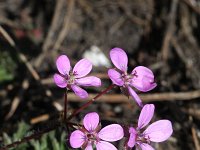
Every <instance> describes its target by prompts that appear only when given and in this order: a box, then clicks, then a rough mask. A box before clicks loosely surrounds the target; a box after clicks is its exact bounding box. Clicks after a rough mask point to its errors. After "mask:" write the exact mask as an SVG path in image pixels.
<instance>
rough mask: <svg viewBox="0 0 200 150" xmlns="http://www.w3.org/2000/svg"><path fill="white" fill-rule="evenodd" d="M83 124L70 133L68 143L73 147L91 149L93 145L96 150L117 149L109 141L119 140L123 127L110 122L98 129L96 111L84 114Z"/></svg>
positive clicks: (122, 134) (122, 133)
mask: <svg viewBox="0 0 200 150" xmlns="http://www.w3.org/2000/svg"><path fill="white" fill-rule="evenodd" d="M83 125H84V127H81V128H80V129H79V130H75V131H74V132H72V134H71V135H70V145H71V146H72V147H73V148H80V147H82V148H83V149H85V150H93V147H94V146H95V147H96V149H97V150H117V148H116V147H115V146H114V145H113V144H111V143H109V142H113V141H117V140H120V139H121V138H123V136H124V132H123V128H122V127H121V126H120V125H118V124H111V125H108V126H106V127H104V128H103V129H101V130H100V127H99V115H98V114H97V113H96V112H92V113H88V114H87V115H85V117H84V119H83ZM99 130H100V131H99ZM107 141H108V142H107Z"/></svg>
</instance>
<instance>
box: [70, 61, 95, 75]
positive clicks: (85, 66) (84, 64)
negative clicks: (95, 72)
mask: <svg viewBox="0 0 200 150" xmlns="http://www.w3.org/2000/svg"><path fill="white" fill-rule="evenodd" d="M91 70H92V63H91V62H90V61H89V60H87V59H81V60H80V61H78V62H77V63H76V65H75V66H74V69H73V73H74V74H75V78H81V77H84V76H86V75H87V74H88V73H90V71H91Z"/></svg>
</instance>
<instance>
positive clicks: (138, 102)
mask: <svg viewBox="0 0 200 150" xmlns="http://www.w3.org/2000/svg"><path fill="white" fill-rule="evenodd" d="M128 91H129V94H130V95H131V97H132V98H133V99H134V100H135V101H136V102H137V104H138V105H139V106H140V107H143V104H142V101H141V99H140V98H139V96H138V95H137V93H136V92H135V91H134V90H133V89H132V88H131V87H130V86H128Z"/></svg>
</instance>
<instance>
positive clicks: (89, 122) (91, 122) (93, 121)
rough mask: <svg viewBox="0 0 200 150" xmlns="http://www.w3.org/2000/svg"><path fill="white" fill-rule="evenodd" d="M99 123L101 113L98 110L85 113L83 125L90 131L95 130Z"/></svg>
mask: <svg viewBox="0 0 200 150" xmlns="http://www.w3.org/2000/svg"><path fill="white" fill-rule="evenodd" d="M98 124H99V115H98V114H97V113H96V112H91V113H88V114H87V115H85V117H84V119H83V125H84V127H85V128H86V129H87V130H88V131H89V132H93V131H94V130H95V129H96V128H97V126H98Z"/></svg>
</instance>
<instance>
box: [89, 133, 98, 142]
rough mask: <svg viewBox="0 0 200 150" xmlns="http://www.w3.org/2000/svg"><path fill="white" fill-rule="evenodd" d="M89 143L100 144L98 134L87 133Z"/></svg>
mask: <svg viewBox="0 0 200 150" xmlns="http://www.w3.org/2000/svg"><path fill="white" fill-rule="evenodd" d="M86 136H87V139H88V141H90V142H98V141H99V137H98V136H97V134H96V133H87V134H86Z"/></svg>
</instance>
